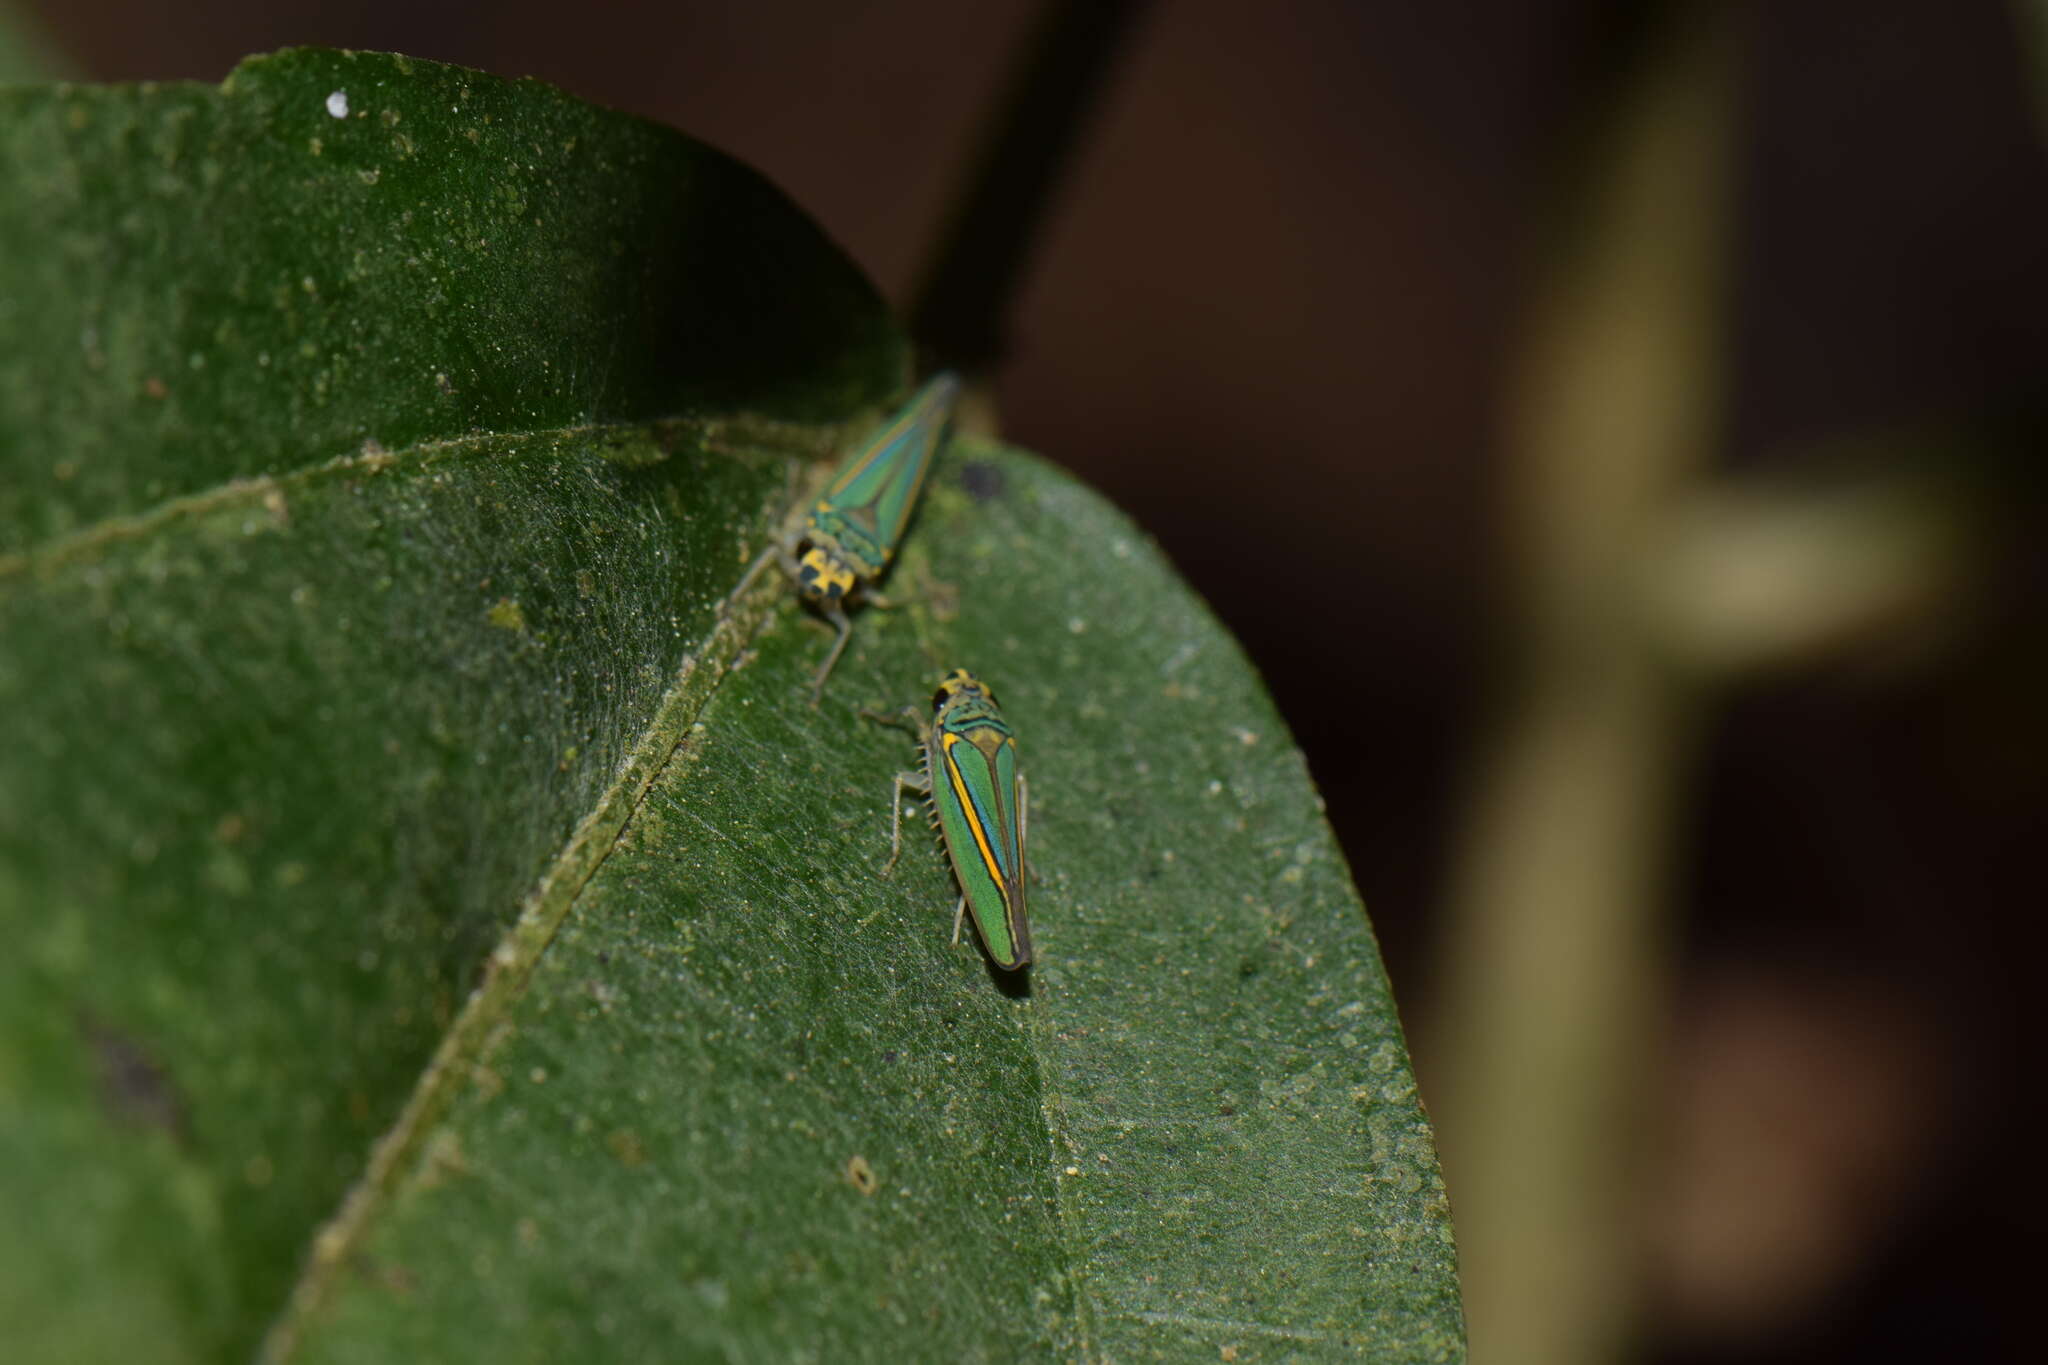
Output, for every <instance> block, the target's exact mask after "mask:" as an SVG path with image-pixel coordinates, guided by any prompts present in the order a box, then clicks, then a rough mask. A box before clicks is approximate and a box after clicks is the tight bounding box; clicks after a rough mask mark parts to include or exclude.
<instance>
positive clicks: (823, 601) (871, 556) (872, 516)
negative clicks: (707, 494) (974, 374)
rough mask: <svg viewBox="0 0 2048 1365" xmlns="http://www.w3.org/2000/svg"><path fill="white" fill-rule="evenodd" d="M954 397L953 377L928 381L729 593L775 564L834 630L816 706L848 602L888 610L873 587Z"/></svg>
mask: <svg viewBox="0 0 2048 1365" xmlns="http://www.w3.org/2000/svg"><path fill="white" fill-rule="evenodd" d="M959 397H960V380H959V377H958V376H956V375H953V374H951V373H945V374H939V375H935V376H933V377H932V379H931V380H930V381H929V382H928V383H926V384H925V386H924V387H923V388H921V389H919V390H918V391H917V394H916V395H915V396H914V397H913V398H912V399H911V400H910V402H909V403H908V404H906V405H905V406H904V408H903V410H902V411H901V412H899V413H897V414H896V416H895V417H894V418H893V419H892V420H891V421H890V422H889V424H888V425H887V426H885V427H883V428H882V429H881V431H879V432H877V433H876V434H875V436H874V437H873V439H871V440H870V441H868V443H867V444H866V445H864V446H862V447H861V448H860V450H859V451H857V452H856V453H855V454H854V455H853V457H852V458H851V459H849V460H848V461H847V462H846V464H845V465H844V466H843V467H842V468H841V469H840V470H839V472H838V473H837V474H836V475H834V476H833V479H832V482H831V484H830V485H829V486H828V487H827V488H826V489H825V491H824V493H823V494H821V495H820V496H819V498H818V501H817V505H816V506H814V507H812V508H811V514H810V516H809V517H808V518H807V519H806V520H805V522H804V526H803V529H802V530H801V531H799V532H797V533H795V534H794V535H792V536H791V537H789V538H788V539H787V540H783V541H777V542H776V543H774V544H771V545H770V546H769V547H768V548H767V549H766V550H763V551H762V552H761V555H760V558H758V559H756V560H755V561H754V563H753V565H752V566H751V567H749V568H748V570H747V573H746V577H744V578H742V579H741V580H740V585H739V587H737V588H735V589H734V590H733V597H734V598H735V599H737V598H738V597H739V596H740V594H742V593H744V592H745V591H746V590H747V589H748V587H750V586H751V585H752V584H753V581H754V579H755V577H756V576H757V575H759V574H760V572H761V570H762V569H764V568H766V567H767V566H768V565H770V564H775V565H777V566H778V567H780V568H781V570H782V571H783V572H784V573H785V574H787V575H788V576H789V578H790V581H791V582H793V583H795V584H796V590H797V594H798V596H800V597H802V598H803V600H804V603H805V604H806V605H807V606H809V607H810V608H811V609H812V610H813V611H816V612H817V613H818V614H819V615H820V616H822V617H824V618H825V619H826V620H827V621H830V622H831V623H832V624H833V625H834V626H836V627H837V628H838V631H839V635H838V638H837V639H835V640H834V641H833V642H832V650H831V652H830V653H829V654H827V655H826V656H825V662H824V665H823V666H822V667H820V668H819V669H818V676H817V677H816V678H815V679H814V680H813V681H812V683H811V705H813V706H816V705H817V704H818V699H819V698H820V697H821V696H823V695H824V692H825V679H826V678H828V677H830V676H831V673H832V668H833V665H835V664H837V663H838V662H839V656H840V654H841V653H842V652H843V651H844V650H845V649H846V640H847V637H848V636H849V635H850V634H851V633H852V631H853V626H852V623H851V622H849V621H848V620H847V619H846V607H847V604H848V600H849V599H850V598H852V597H854V596H855V595H859V596H862V597H864V598H866V600H868V601H870V602H874V603H876V605H878V606H887V605H888V604H887V603H886V602H883V601H882V600H881V599H880V598H879V597H878V596H877V595H876V594H875V592H874V590H873V587H872V585H873V584H874V583H875V582H876V581H877V580H879V579H880V578H881V577H882V575H883V574H885V573H887V572H888V570H889V562H890V561H891V560H892V559H894V558H895V557H896V546H897V544H898V543H899V542H900V541H901V540H902V539H903V530H904V528H905V527H906V526H908V525H909V524H910V514H911V512H912V511H914V510H915V509H916V507H917V495H918V493H919V492H920V491H921V490H922V489H923V488H924V479H925V475H926V473H927V472H928V471H929V470H930V469H931V464H932V456H933V454H934V453H935V452H936V451H937V450H938V448H939V445H940V443H941V442H942V441H943V440H944V439H945V434H946V428H947V424H948V423H949V422H950V421H951V419H952V415H953V405H954V404H955V403H956V402H957V401H958V400H959Z"/></svg>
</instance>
